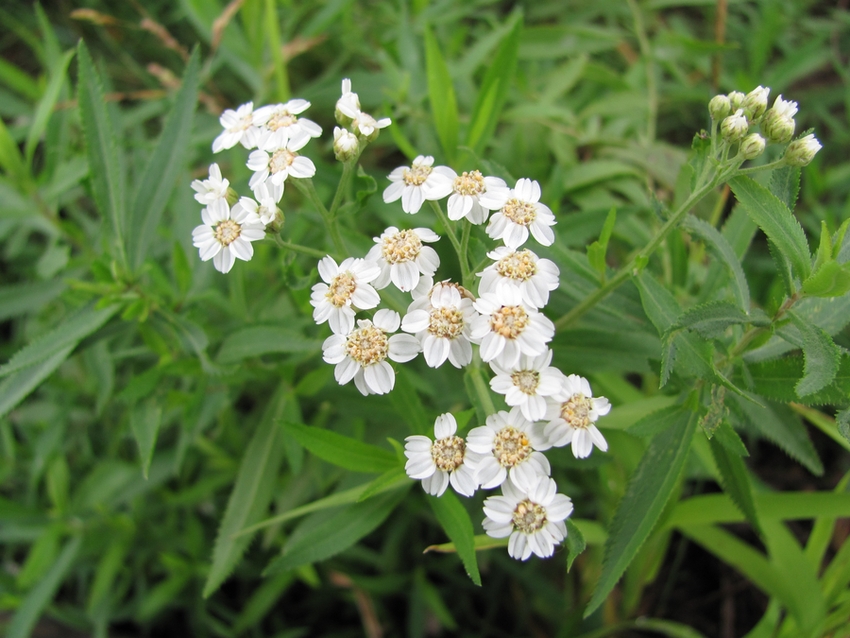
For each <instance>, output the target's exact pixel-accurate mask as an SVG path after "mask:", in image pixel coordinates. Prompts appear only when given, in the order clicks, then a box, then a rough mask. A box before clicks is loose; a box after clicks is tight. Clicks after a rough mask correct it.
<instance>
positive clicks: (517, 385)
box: [490, 350, 566, 421]
mask: <svg viewBox="0 0 850 638" xmlns="http://www.w3.org/2000/svg"><path fill="white" fill-rule="evenodd" d="M550 363H552V351H551V350H547V351H546V352H544V353H543V354H541V355H538V356H536V357H527V356H526V357H520V360H519V362H518V363H517V364H516V365H514V366H507V367H506V366H501V365H499V364H498V363H496V362H495V361H491V362H490V367H491V368H492V369H493V372H495V373H496V376H495V377H493V378H492V379H490V388H491V389H492V390H493V392H497V393H498V394H504V395H505V403H507V404H508V405H510V406H512V407H514V406H517V407H519V409H520V411H522V415H523V416H524V417H525V418H526V419H528V420H529V421H539V420H540V419H542V418H543V417H544V416H546V398H547V397H552V396H554V395H557V394H559V393H560V392H561V391H562V388H563V385H564V382H565V380H566V379H565V377H564V373H563V372H561V371H560V370H558V368H554V367H552V366H550V365H549V364H550Z"/></svg>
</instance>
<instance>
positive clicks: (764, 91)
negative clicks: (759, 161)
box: [708, 86, 821, 166]
mask: <svg viewBox="0 0 850 638" xmlns="http://www.w3.org/2000/svg"><path fill="white" fill-rule="evenodd" d="M769 95H770V89H769V88H765V87H763V86H758V87H756V88H755V89H753V90H752V91H750V92H749V93H747V94H746V95H745V94H744V93H741V92H739V91H732V92H731V93H729V94H728V95H715V96H714V97H713V98H712V99H711V101H710V102H709V103H708V112H709V114H710V115H711V119H712V121H713V123H714V124H715V126H716V125H717V124H718V123H719V125H720V135H721V138H722V140H723V141H724V142H725V143H726V144H728V145H730V146H731V145H733V144H737V145H738V154H739V155H740V157H741V158H742V159H745V160H751V159H755V158H756V157H758V156H759V155H761V154H762V153H763V152H764V149H765V148H766V146H767V144H768V143H772V144H788V143H789V142H791V143H790V144H788V147H787V148H786V149H785V154H784V156H783V161H784V163H785V164H786V165H788V166H806V165H807V164H809V163H810V162H811V161H812V160H813V159H814V157H815V155H816V154H817V152H818V151H819V150H820V149H821V144H820V142H818V140H817V139H816V138H815V136H814V135H812V134H808V135H805V136H803V137H802V138H800V139H797V140H794V141H793V142H792V141H791V138H792V137H794V131H795V129H796V127H797V124H796V122H795V121H794V116H795V115H796V114H797V103H796V102H791V101H790V100H783V99H782V96H781V95H780V96H779V97H777V98H776V100H774V102H773V106H772V107H771V108H767V104H768V96H769ZM756 125H758V127H759V129H760V131H761V133H755V132H751V129H752V127H753V126H756Z"/></svg>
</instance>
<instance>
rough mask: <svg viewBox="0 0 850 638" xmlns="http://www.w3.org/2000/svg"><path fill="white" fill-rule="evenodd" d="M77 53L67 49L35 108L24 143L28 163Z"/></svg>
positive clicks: (30, 163) (29, 163) (30, 161)
mask: <svg viewBox="0 0 850 638" xmlns="http://www.w3.org/2000/svg"><path fill="white" fill-rule="evenodd" d="M75 53H76V51H74V50H73V49H72V50H70V51H66V52H65V55H63V56H62V59H61V60H60V62H59V64H58V66H57V67H56V68H55V69H53V71H52V74H51V76H50V82H49V83H48V84H47V88H46V89H45V90H44V95H42V96H41V100H39V103H38V106H37V107H36V109H35V115H34V116H33V120H32V125H31V126H30V130H29V132H28V133H27V141H26V144H25V145H24V154H25V156H26V163H27V164H28V165H32V157H33V154H34V153H35V147H36V145H37V144H38V140H39V139H41V136H42V134H43V133H44V129H45V128H47V121H48V120H49V119H50V115H51V114H52V113H53V107H54V106H56V101H57V100H58V99H59V93H60V91H62V86H63V85H64V84H65V78H66V73H67V71H68V65H69V64H70V63H71V58H73V57H74V54H75Z"/></svg>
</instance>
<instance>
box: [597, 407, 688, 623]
mask: <svg viewBox="0 0 850 638" xmlns="http://www.w3.org/2000/svg"><path fill="white" fill-rule="evenodd" d="M696 424H697V418H696V414H695V413H694V412H692V411H690V410H687V409H685V408H682V410H681V411H680V413H679V416H678V419H677V421H676V423H675V424H674V425H673V426H672V427H670V428H669V429H667V430H665V431H663V432H661V433H660V434H658V435H657V436H656V437H655V438H654V439H653V440H652V442H651V443H650V444H649V448H648V449H647V450H646V453H645V454H644V455H643V458H642V459H641V461H640V464H639V465H638V467H637V469H636V470H635V471H634V474H632V476H631V478H630V479H629V483H628V485H627V487H626V493H625V495H624V496H623V500H622V501H621V502H620V504H619V506H618V507H617V512H616V513H615V514H614V520H613V521H612V522H611V528H610V531H609V536H608V541H607V542H606V543H605V561H604V563H603V565H602V575H601V576H600V578H599V582H598V583H597V585H596V589H595V590H594V592H593V596H592V597H591V599H590V602H589V603H588V605H587V608H586V609H585V612H584V616H585V618H586V617H587V616H589V615H590V614H592V613H593V612H594V611H595V610H596V609H597V608H598V607H599V606H600V605H601V604H602V602H603V601H604V600H605V598H607V596H608V594H609V593H610V592H611V590H612V589H613V588H614V585H616V584H617V581H618V580H619V579H620V577H621V576H622V575H623V572H625V570H626V568H627V567H628V566H629V564H630V563H631V562H632V559H633V558H634V557H635V554H637V552H638V550H639V549H640V547H641V546H642V545H643V543H644V542H645V541H646V539H647V538H648V537H649V534H650V532H651V531H652V529H653V528H654V527H655V525H656V523H657V522H658V519H659V517H660V516H661V512H662V511H663V510H664V506H665V505H666V504H667V501H668V500H669V498H670V494H671V493H672V492H673V490H674V488H675V487H676V483H677V482H678V480H679V475H680V474H681V472H682V468H683V467H684V465H685V460H686V459H687V457H688V450H689V449H690V444H691V439H692V438H693V435H694V431H695V429H696Z"/></svg>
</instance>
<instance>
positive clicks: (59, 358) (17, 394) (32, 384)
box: [0, 344, 76, 418]
mask: <svg viewBox="0 0 850 638" xmlns="http://www.w3.org/2000/svg"><path fill="white" fill-rule="evenodd" d="M75 346H76V344H72V345H70V346H65V347H64V348H61V349H59V350H57V351H55V353H54V354H53V356H50V357H48V358H47V359H44V360H43V361H40V362H39V363H36V364H34V365H31V366H30V367H28V368H24V369H23V370H21V371H19V372H16V373H14V374H12V375H10V376H9V377H7V378H6V379H3V381H2V382H0V418H2V417H4V416H6V415H7V414H8V413H9V412H10V411H11V410H12V409H13V408H14V407H15V406H17V405H18V403H20V402H21V401H23V400H24V399H25V398H26V396H27V395H28V394H29V393H30V392H32V391H33V390H35V389H36V388H37V387H38V386H39V385H40V384H41V382H42V381H44V380H45V379H46V378H47V377H49V376H50V375H51V374H52V373H53V371H54V370H56V368H58V367H59V366H60V365H62V363H63V362H64V361H65V359H67V358H68V357H69V356H70V355H71V351H73V349H74V347H75Z"/></svg>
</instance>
